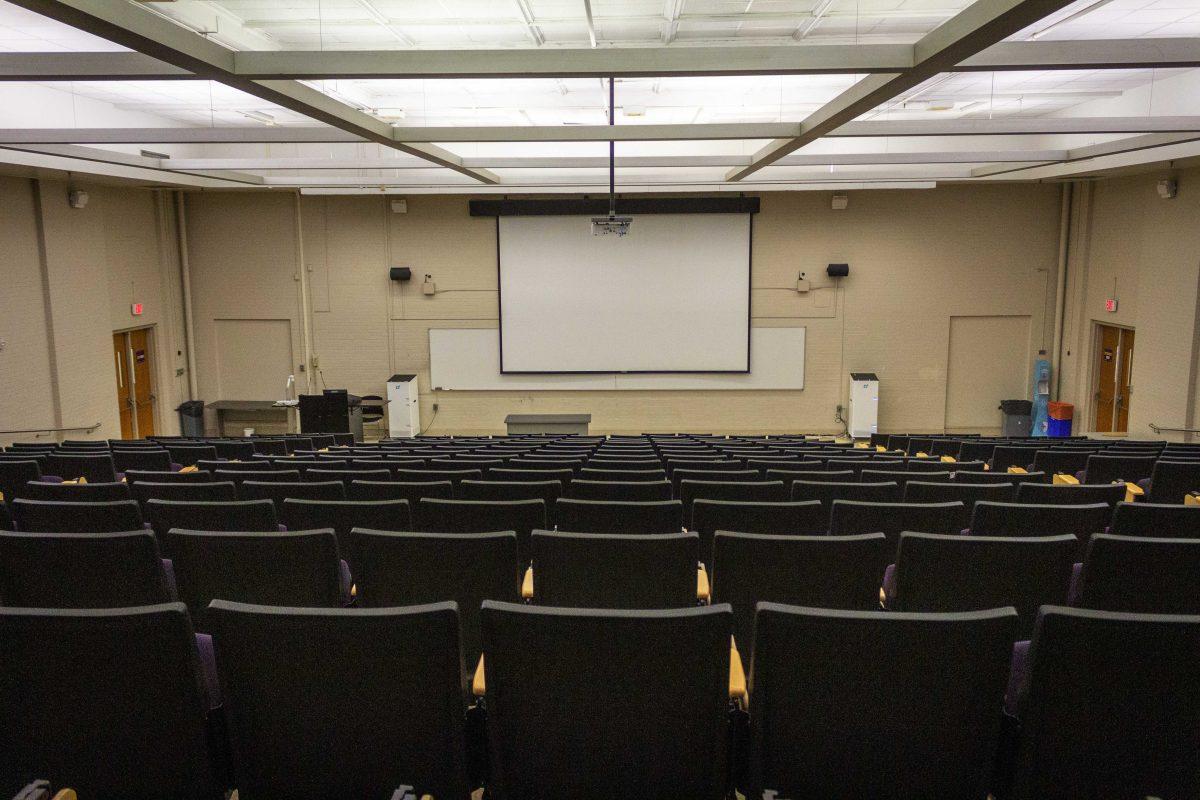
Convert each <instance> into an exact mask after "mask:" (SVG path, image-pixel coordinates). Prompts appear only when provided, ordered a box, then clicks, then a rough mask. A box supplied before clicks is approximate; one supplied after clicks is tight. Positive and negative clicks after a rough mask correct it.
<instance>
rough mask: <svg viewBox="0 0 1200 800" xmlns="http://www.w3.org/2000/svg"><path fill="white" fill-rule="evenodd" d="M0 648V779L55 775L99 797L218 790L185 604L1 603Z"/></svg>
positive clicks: (209, 797) (9, 784)
mask: <svg viewBox="0 0 1200 800" xmlns="http://www.w3.org/2000/svg"><path fill="white" fill-rule="evenodd" d="M0 652H2V653H3V654H4V657H3V658H0V719H3V720H4V721H5V722H4V724H3V725H0V753H3V754H4V756H3V757H2V758H0V786H2V787H5V789H10V788H13V787H15V789H19V788H20V787H21V786H23V785H24V784H25V783H27V782H29V781H31V780H33V779H34V778H38V777H44V776H47V775H52V776H54V782H55V784H61V785H63V786H70V787H72V788H74V789H75V790H76V791H77V792H78V795H79V796H80V797H86V798H97V799H98V800H116V799H117V798H152V797H172V798H188V799H189V800H201V798H203V800H219V799H220V798H221V797H222V796H223V789H224V787H223V786H221V785H220V784H219V782H218V781H216V780H215V779H214V771H215V769H214V766H213V761H212V756H213V755H214V754H213V753H210V751H209V745H208V741H209V739H208V731H207V712H208V699H207V698H206V697H205V694H204V690H203V687H202V684H201V679H200V664H199V658H198V656H197V651H196V640H195V635H194V634H193V631H192V624H191V622H190V621H189V620H188V614H187V609H185V608H184V606H183V605H182V604H180V603H167V604H163V605H153V606H140V607H136V608H126V609H103V610H93V609H29V608H0ZM15 789H14V791H15Z"/></svg>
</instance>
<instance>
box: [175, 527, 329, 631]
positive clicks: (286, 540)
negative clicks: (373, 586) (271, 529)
mask: <svg viewBox="0 0 1200 800" xmlns="http://www.w3.org/2000/svg"><path fill="white" fill-rule="evenodd" d="M163 549H164V550H165V551H166V552H167V553H168V554H169V555H170V558H171V563H172V564H173V565H174V568H175V581H176V584H177V587H178V592H179V599H180V601H181V602H183V603H184V604H186V605H187V607H188V611H189V612H190V613H191V615H192V620H193V621H194V622H195V624H196V627H197V628H198V629H200V630H203V631H206V632H208V631H209V630H210V627H211V626H210V625H209V619H208V604H209V602H211V601H213V600H232V601H235V602H239V603H262V604H264V605H275V606H313V607H334V606H340V605H342V604H343V603H344V601H345V599H346V595H347V594H348V593H349V586H347V585H345V578H344V576H343V575H342V570H341V562H340V560H339V556H338V546H337V537H336V536H335V535H334V533H333V531H332V530H330V529H325V530H306V531H299V532H288V533H280V532H275V533H263V532H242V531H190V530H181V529H178V528H176V529H172V530H171V532H170V533H168V534H167V535H166V536H165V537H164V538H163ZM218 647H219V645H218Z"/></svg>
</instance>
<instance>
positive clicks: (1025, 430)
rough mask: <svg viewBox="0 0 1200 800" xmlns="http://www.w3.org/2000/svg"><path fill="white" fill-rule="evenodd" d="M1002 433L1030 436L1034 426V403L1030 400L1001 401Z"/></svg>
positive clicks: (1003, 434) (1005, 434)
mask: <svg viewBox="0 0 1200 800" xmlns="http://www.w3.org/2000/svg"><path fill="white" fill-rule="evenodd" d="M1000 416H1001V420H1000V435H1001V436H1029V435H1030V430H1031V429H1032V428H1033V403H1032V402H1030V401H1029V400H1001V401H1000Z"/></svg>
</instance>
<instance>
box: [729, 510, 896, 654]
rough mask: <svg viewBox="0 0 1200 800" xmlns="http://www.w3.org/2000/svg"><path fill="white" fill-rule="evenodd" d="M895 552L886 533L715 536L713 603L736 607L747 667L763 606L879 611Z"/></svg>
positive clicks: (739, 641)
mask: <svg viewBox="0 0 1200 800" xmlns="http://www.w3.org/2000/svg"><path fill="white" fill-rule="evenodd" d="M893 552H894V551H891V550H889V549H888V546H887V537H885V536H884V535H883V534H882V533H867V534H863V535H861V536H767V535H764V534H757V533H728V532H726V531H721V532H720V533H718V534H717V537H716V543H715V546H714V548H713V572H712V600H713V602H714V603H729V604H730V605H731V606H733V636H734V639H736V640H737V645H738V650H739V651H740V652H741V653H742V654H743V655H744V656H745V658H746V660H747V663H748V661H749V658H750V655H751V652H752V648H753V646H754V613H755V609H756V608H757V607H758V604H759V603H761V602H772V603H788V604H791V605H800V606H812V607H814V608H848V609H859V610H863V611H869V610H872V609H878V608H879V583H880V579H881V578H882V577H883V570H884V567H885V566H887V562H888V560H889V559H890V558H891V556H892V554H893Z"/></svg>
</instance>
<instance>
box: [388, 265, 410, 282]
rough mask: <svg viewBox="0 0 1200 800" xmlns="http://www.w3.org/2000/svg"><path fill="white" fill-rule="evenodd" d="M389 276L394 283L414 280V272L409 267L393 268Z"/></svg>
mask: <svg viewBox="0 0 1200 800" xmlns="http://www.w3.org/2000/svg"><path fill="white" fill-rule="evenodd" d="M388 276H389V277H390V278H391V279H392V280H394V281H407V280H412V270H411V269H409V268H408V267H392V268H391V269H390V270H389V271H388Z"/></svg>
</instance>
